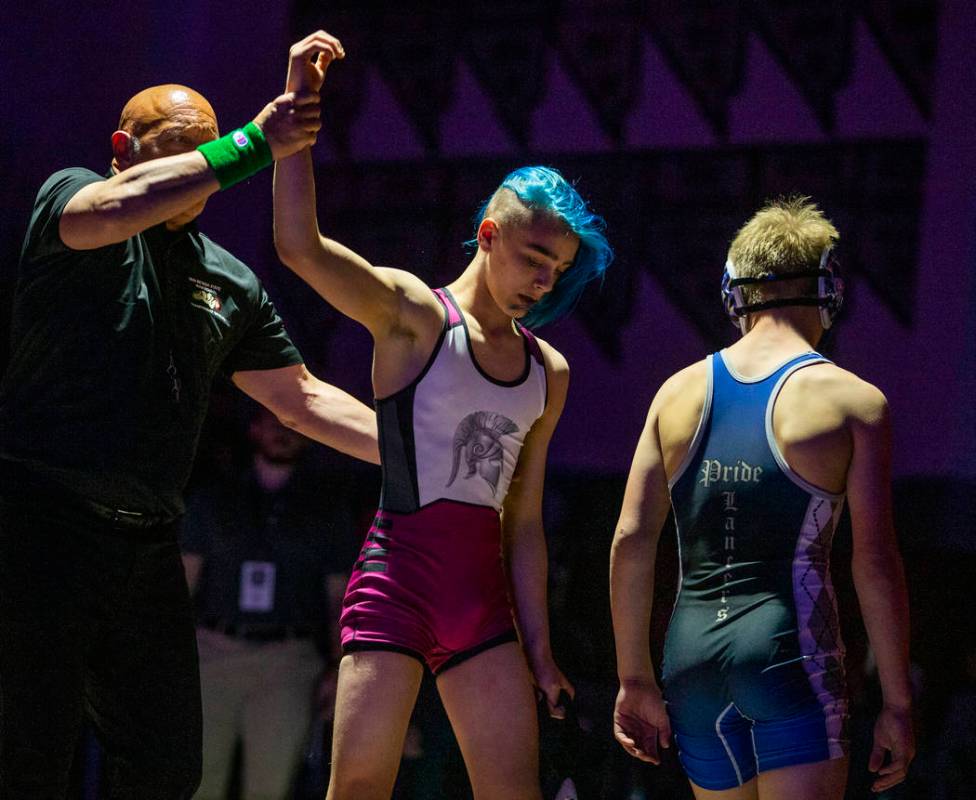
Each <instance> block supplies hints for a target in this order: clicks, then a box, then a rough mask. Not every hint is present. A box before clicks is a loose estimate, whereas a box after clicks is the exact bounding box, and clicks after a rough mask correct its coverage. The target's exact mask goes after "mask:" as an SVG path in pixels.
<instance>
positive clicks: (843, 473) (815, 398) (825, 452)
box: [658, 340, 876, 494]
mask: <svg viewBox="0 0 976 800" xmlns="http://www.w3.org/2000/svg"><path fill="white" fill-rule="evenodd" d="M744 344H745V340H742V341H740V342H738V343H736V344H735V345H732V346H731V347H729V348H727V349H726V350H724V351H723V352H724V354H725V356H726V358H727V360H728V361H729V363H730V366H731V367H732V368H733V369H735V371H736V372H737V373H739V374H740V375H745V376H752V375H763V374H765V373H767V372H769V371H770V370H771V369H773V368H774V367H775V366H776V365H777V364H780V363H783V361H785V360H786V359H787V358H789V357H790V356H791V355H796V354H798V353H799V352H800V351H795V352H792V353H791V352H789V351H786V352H783V351H771V350H761V349H759V348H757V347H755V346H752V347H749V348H746V347H743V345H744ZM707 383H708V370H707V362H706V361H705V360H702V361H698V362H696V363H695V364H692V365H691V366H689V367H686V368H685V369H683V370H681V371H680V372H678V373H676V374H675V375H673V376H672V377H671V378H670V379H669V380H668V382H667V383H666V384H665V386H664V387H662V393H665V396H664V397H663V400H664V402H663V403H662V404H661V410H660V415H659V421H658V436H659V437H660V442H661V451H662V454H663V455H664V465H665V471H666V473H667V476H668V480H669V481H670V480H672V479H673V477H674V475H675V474H676V473H677V471H678V468H679V467H680V465H681V464H682V463H683V462H684V460H685V458H686V457H687V455H688V448H689V447H690V445H691V442H692V440H693V439H694V436H695V431H696V430H697V428H698V422H699V420H700V419H701V414H702V408H703V406H704V403H705V395H706V389H707ZM872 389H873V387H871V386H870V384H867V383H865V382H864V381H862V380H861V379H860V378H858V377H857V376H856V375H854V374H853V373H851V372H848V371H847V370H844V369H841V368H840V367H838V366H837V365H835V364H831V363H823V364H813V365H811V366H809V367H807V368H805V369H802V370H799V371H798V372H796V373H794V374H793V375H791V376H790V378H789V380H787V381H786V383H785V384H784V385H783V387H782V389H781V390H780V393H779V396H778V397H777V398H776V402H775V404H774V407H773V433H774V435H775V438H776V443H777V444H778V445H779V447H780V449H781V450H782V452H783V456H784V458H785V459H786V463H787V464H789V465H790V467H791V468H792V469H793V470H794V471H795V472H796V473H797V474H798V475H800V476H801V477H802V478H803V479H804V480H806V481H807V482H808V483H810V484H812V485H814V486H819V487H821V488H823V489H826V490H827V491H829V492H832V493H838V494H839V493H841V492H843V491H844V486H845V484H846V478H847V468H848V465H849V464H850V460H851V454H852V452H853V448H852V439H851V433H850V420H851V418H852V417H853V418H856V417H857V416H859V414H860V407H861V406H862V405H863V402H862V397H861V396H862V395H864V394H867V393H869V392H870V390H872ZM874 391H876V390H874Z"/></svg>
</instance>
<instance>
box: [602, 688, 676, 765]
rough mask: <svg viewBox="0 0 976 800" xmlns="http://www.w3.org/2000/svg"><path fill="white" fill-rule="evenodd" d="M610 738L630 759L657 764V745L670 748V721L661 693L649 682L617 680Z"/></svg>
mask: <svg viewBox="0 0 976 800" xmlns="http://www.w3.org/2000/svg"><path fill="white" fill-rule="evenodd" d="M613 735H614V736H615V737H616V739H617V741H618V742H620V745H621V746H622V747H623V748H624V750H626V751H627V752H628V753H630V754H631V755H632V756H634V758H639V759H640V760H641V761H649V762H651V763H652V764H660V763H661V755H660V751H659V750H658V746H659V745H660V746H661V747H665V748H666V747H670V746H671V721H670V720H669V719H668V711H667V708H666V707H665V705H664V698H663V697H662V696H661V690H660V689H659V688H658V687H657V686H656V685H655V684H654V683H651V682H649V681H626V680H625V681H621V683H620V691H619V692H618V693H617V703H616V705H615V706H614V709H613Z"/></svg>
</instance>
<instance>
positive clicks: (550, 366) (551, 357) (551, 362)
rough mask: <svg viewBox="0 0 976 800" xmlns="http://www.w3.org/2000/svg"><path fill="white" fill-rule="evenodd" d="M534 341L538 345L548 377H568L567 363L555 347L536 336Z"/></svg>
mask: <svg viewBox="0 0 976 800" xmlns="http://www.w3.org/2000/svg"><path fill="white" fill-rule="evenodd" d="M535 340H536V341H537V342H538V343H539V349H540V350H541V351H542V358H543V359H544V360H545V362H546V371H547V372H548V373H549V375H550V377H552V376H555V375H561V376H565V377H566V378H568V377H569V362H568V361H567V360H566V358H565V356H563V354H562V353H560V352H559V351H558V350H557V349H556V348H555V347H553V346H552V345H551V344H549V342H547V341H546V340H545V339H540V338H539V337H538V336H536V337H535Z"/></svg>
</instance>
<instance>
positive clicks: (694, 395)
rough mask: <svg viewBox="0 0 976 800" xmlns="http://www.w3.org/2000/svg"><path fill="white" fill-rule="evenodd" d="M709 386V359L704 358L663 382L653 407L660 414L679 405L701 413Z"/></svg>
mask: <svg viewBox="0 0 976 800" xmlns="http://www.w3.org/2000/svg"><path fill="white" fill-rule="evenodd" d="M707 388H708V359H704V358H703V359H702V360H701V361H696V362H695V363H694V364H689V365H688V366H687V367H685V368H683V369H681V370H678V371H677V372H676V373H674V374H673V375H672V376H671V377H670V378H668V379H667V380H666V381H665V382H664V383H662V384H661V388H660V389H658V390H657V394H656V395H655V396H654V401H653V403H652V404H651V409H652V411H655V410H656V411H657V413H658V414H660V413H662V412H667V411H669V410H671V409H673V408H674V407H676V406H679V407H681V408H683V409H687V410H689V411H695V412H696V413H697V414H699V415H700V414H701V410H702V407H703V406H704V405H705V394H706V391H707Z"/></svg>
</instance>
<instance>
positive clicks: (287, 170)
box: [274, 31, 443, 341]
mask: <svg viewBox="0 0 976 800" xmlns="http://www.w3.org/2000/svg"><path fill="white" fill-rule="evenodd" d="M344 57H345V50H344V49H343V48H342V44H341V42H340V41H339V40H338V39H337V38H336V37H334V36H331V35H330V34H328V33H325V32H324V31H317V32H316V33H313V34H311V35H310V36H307V37H306V38H305V39H303V40H302V41H301V42H299V43H298V44H296V45H294V46H293V47H292V52H291V62H290V66H289V70H288V80H287V83H286V91H287V92H289V93H292V92H297V93H299V94H301V93H304V92H308V91H311V92H315V93H317V92H318V91H319V90H320V89H321V87H322V83H323V82H324V80H325V73H326V70H327V69H328V68H329V65H330V64H331V63H332V62H333V61H335V60H338V59H342V58H344ZM315 208H316V206H315V183H314V177H313V172H312V158H311V152H310V149H309V148H304V149H303V150H302V151H301V152H299V153H297V154H296V155H294V156H292V157H291V158H287V159H284V160H282V161H279V162H278V163H277V164H276V165H275V179H274V239H275V248H276V249H277V251H278V257H279V258H280V259H281V261H282V262H283V263H284V264H285V265H286V266H288V267H289V268H290V269H292V270H293V271H294V272H295V273H297V274H298V275H299V276H300V277H301V278H302V279H303V280H304V281H305V282H306V283H308V284H309V286H311V287H312V288H313V289H315V291H316V292H318V293H319V294H320V295H321V296H322V297H323V298H324V299H325V300H326V301H327V302H328V303H330V304H331V305H332V306H334V307H335V308H336V309H338V310H339V311H341V312H342V313H343V314H345V315H346V316H348V317H350V318H351V319H354V320H356V321H357V322H360V323H361V324H363V325H364V326H365V327H366V328H367V329H369V331H370V333H372V334H373V338H374V339H376V340H377V341H379V340H381V339H383V338H385V337H387V336H389V335H391V334H395V333H396V332H398V331H411V332H415V331H418V330H421V329H423V330H431V329H436V328H438V326H439V325H440V324H441V320H442V315H443V311H442V310H441V307H440V305H439V304H438V302H437V300H436V299H435V297H434V295H433V294H432V293H431V291H430V289H429V288H428V287H427V286H426V285H425V284H424V283H423V281H421V280H420V279H419V278H417V277H416V276H415V275H413V274H411V273H409V272H405V271H402V270H395V269H389V268H383V267H376V266H373V265H372V264H371V263H370V262H369V261H367V260H366V259H365V258H363V257H362V256H360V255H359V254H357V253H355V252H353V251H352V250H350V249H349V248H348V247H345V246H343V245H341V244H339V242H336V241H334V240H332V239H328V238H326V237H324V236H322V235H321V233H320V232H319V226H318V220H317V219H316V214H315Z"/></svg>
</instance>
